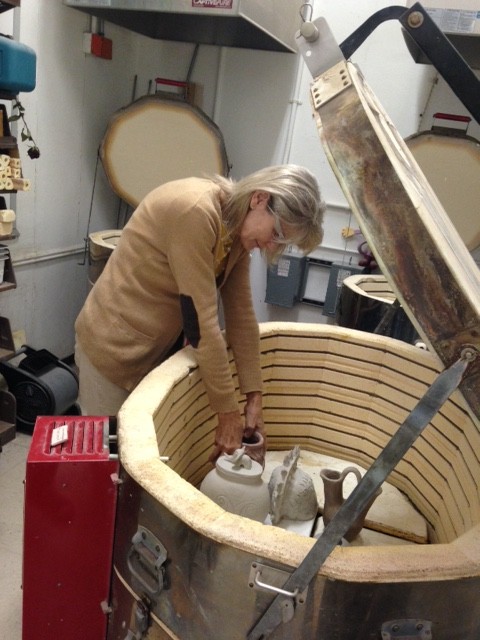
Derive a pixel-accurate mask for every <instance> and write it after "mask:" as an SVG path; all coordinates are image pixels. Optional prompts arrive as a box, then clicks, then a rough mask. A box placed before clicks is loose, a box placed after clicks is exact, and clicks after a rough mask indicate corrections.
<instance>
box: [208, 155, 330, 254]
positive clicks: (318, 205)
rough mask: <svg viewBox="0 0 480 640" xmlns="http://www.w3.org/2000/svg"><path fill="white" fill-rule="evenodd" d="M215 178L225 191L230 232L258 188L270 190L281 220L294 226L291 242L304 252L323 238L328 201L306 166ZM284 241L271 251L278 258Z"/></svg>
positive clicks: (240, 221) (272, 204) (239, 222)
mask: <svg viewBox="0 0 480 640" xmlns="http://www.w3.org/2000/svg"><path fill="white" fill-rule="evenodd" d="M214 179H215V182H217V184H219V185H220V186H221V187H222V189H223V190H224V192H225V193H226V200H225V203H224V204H223V206H222V209H223V216H224V222H225V224H226V226H227V229H228V231H229V233H230V234H231V235H235V234H236V233H237V232H238V231H239V229H240V227H241V226H242V224H243V221H244V220H245V216H246V215H247V213H248V212H249V210H250V201H251V198H252V195H253V193H254V192H255V191H266V192H267V193H268V194H270V200H269V203H268V204H269V207H270V209H271V210H272V212H273V213H274V214H275V215H276V216H277V217H278V218H279V220H280V221H281V222H284V223H285V225H287V226H289V227H290V228H292V229H293V233H289V240H290V242H289V244H295V245H296V246H297V247H298V248H299V249H301V250H302V251H303V252H304V253H305V254H306V253H309V252H310V251H313V249H315V247H316V246H317V245H319V244H320V242H321V241H322V238H323V228H322V223H323V214H324V212H325V208H326V205H325V203H324V202H323V201H322V198H321V195H320V189H319V187H318V183H317V181H316V179H315V177H314V176H313V174H312V173H311V172H310V171H309V170H308V169H305V168H304V167H300V166H298V165H295V164H285V165H278V166H273V167H266V168H265V169H260V170H259V171H256V172H255V173H252V174H250V175H248V176H246V177H245V178H242V179H241V180H238V181H237V182H235V181H233V180H230V179H228V178H224V177H222V176H215V178H214ZM284 249H285V246H284V245H281V244H279V245H278V250H275V251H273V252H269V256H268V257H270V258H275V257H276V256H278V255H279V254H281V253H282V252H283V250H284Z"/></svg>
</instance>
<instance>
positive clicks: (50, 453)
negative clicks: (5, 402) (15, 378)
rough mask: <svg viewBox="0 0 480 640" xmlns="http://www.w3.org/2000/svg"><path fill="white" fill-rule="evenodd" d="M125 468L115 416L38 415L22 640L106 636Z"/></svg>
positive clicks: (31, 458) (30, 466)
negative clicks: (120, 472) (121, 468)
mask: <svg viewBox="0 0 480 640" xmlns="http://www.w3.org/2000/svg"><path fill="white" fill-rule="evenodd" d="M118 468H119V463H118V455H117V449H116V435H115V420H114V419H113V418H109V417H105V416H103V417H91V416H46V417H39V418H37V420H36V423H35V428H34V431H33V437H32V442H31V446H30V451H29V454H28V457H27V465H26V479H25V508H24V542H23V635H22V638H23V640H47V639H48V640H51V638H58V639H60V638H68V640H77V639H78V640H85V638H88V639H89V640H104V638H105V636H106V629H107V608H108V601H109V592H110V581H111V566H112V548H113V535H114V527H115V509H116V502H117V486H118Z"/></svg>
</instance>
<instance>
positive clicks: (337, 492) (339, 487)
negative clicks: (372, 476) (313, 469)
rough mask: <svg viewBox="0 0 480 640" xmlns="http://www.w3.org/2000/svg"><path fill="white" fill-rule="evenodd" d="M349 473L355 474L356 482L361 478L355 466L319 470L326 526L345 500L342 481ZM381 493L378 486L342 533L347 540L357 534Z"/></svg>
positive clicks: (352, 538)
mask: <svg viewBox="0 0 480 640" xmlns="http://www.w3.org/2000/svg"><path fill="white" fill-rule="evenodd" d="M349 473H353V474H354V475H355V476H356V478H357V483H358V482H360V480H361V479H362V474H361V473H360V471H359V470H358V469H357V468H356V467H345V469H344V470H343V471H337V470H335V469H322V470H321V471H320V477H321V478H322V481H323V489H324V493H325V503H324V507H323V522H324V524H325V526H327V524H328V523H329V522H330V520H331V519H332V518H333V516H334V515H335V514H336V513H337V511H338V510H339V509H340V507H341V506H342V504H343V503H344V502H345V498H344V497H343V482H344V480H345V478H346V476H347V475H348V474H349ZM381 493H382V489H381V488H380V489H378V491H377V492H376V493H375V495H374V496H373V497H372V498H371V499H370V500H369V502H368V504H367V506H366V507H365V509H364V510H363V511H362V513H361V514H360V515H359V516H358V517H357V519H356V520H355V521H354V523H353V524H352V526H351V527H350V529H349V530H348V531H347V533H346V534H345V535H344V538H345V539H346V540H348V542H351V541H352V540H354V539H355V538H356V537H357V536H358V534H359V533H360V531H361V530H362V528H363V525H364V523H365V518H366V516H367V513H368V510H369V509H370V507H371V506H372V504H373V503H374V501H375V500H376V498H377V497H378V496H379V495H380V494H381Z"/></svg>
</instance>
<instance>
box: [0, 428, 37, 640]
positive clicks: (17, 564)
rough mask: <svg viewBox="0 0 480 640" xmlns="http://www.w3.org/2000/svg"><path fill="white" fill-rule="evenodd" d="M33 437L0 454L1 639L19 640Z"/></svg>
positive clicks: (20, 439) (12, 444)
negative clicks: (25, 493) (28, 462)
mask: <svg viewBox="0 0 480 640" xmlns="http://www.w3.org/2000/svg"><path fill="white" fill-rule="evenodd" d="M31 439H32V437H31V436H29V435H26V434H24V433H17V437H16V438H15V439H14V440H12V441H11V442H9V443H8V444H6V445H5V446H4V447H3V451H2V452H1V453H0V637H1V638H2V639H3V638H5V640H6V639H7V638H8V640H21V637H22V545H23V487H24V485H23V482H24V480H25V463H26V460H27V455H28V451H29V448H30V442H31Z"/></svg>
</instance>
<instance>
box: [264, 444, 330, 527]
mask: <svg viewBox="0 0 480 640" xmlns="http://www.w3.org/2000/svg"><path fill="white" fill-rule="evenodd" d="M299 456H300V447H294V448H293V449H292V450H291V451H290V452H289V453H288V454H287V455H286V456H285V458H284V460H283V464H281V465H279V466H278V467H275V469H274V470H273V471H272V475H271V477H270V481H269V483H268V489H269V491H270V501H271V508H270V517H271V520H272V524H274V525H275V524H278V523H279V522H280V521H281V520H282V519H287V520H311V519H313V518H315V516H316V515H317V511H318V502H317V495H316V492H315V487H314V485H313V480H312V478H311V477H310V476H309V475H308V473H306V472H305V471H303V470H302V469H299V468H298V467H297V462H298V458H299Z"/></svg>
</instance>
